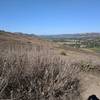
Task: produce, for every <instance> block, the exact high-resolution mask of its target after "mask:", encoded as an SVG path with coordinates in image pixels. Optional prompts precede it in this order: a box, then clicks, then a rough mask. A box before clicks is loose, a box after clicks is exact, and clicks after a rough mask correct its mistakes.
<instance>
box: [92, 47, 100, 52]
mask: <svg viewBox="0 0 100 100" xmlns="http://www.w3.org/2000/svg"><path fill="white" fill-rule="evenodd" d="M90 49H91V50H93V51H95V52H99V53H100V47H94V48H90Z"/></svg>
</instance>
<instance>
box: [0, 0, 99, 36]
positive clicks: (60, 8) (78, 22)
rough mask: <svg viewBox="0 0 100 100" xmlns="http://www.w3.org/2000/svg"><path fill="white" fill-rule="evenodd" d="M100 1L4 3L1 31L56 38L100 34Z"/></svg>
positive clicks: (12, 0) (16, 0)
mask: <svg viewBox="0 0 100 100" xmlns="http://www.w3.org/2000/svg"><path fill="white" fill-rule="evenodd" d="M99 12H100V0H0V29H1V30H7V31H11V32H23V33H34V34H36V35H55V34H73V33H91V32H100V13H99Z"/></svg>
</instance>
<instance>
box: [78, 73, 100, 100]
mask: <svg viewBox="0 0 100 100" xmlns="http://www.w3.org/2000/svg"><path fill="white" fill-rule="evenodd" d="M80 78H81V82H80V85H81V96H82V100H87V98H88V97H89V96H90V95H92V94H95V95H96V96H97V97H98V98H100V77H99V76H97V75H93V74H90V73H88V74H87V73H85V74H84V73H83V74H82V75H80Z"/></svg>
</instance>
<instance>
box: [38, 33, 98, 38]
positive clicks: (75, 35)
mask: <svg viewBox="0 0 100 100" xmlns="http://www.w3.org/2000/svg"><path fill="white" fill-rule="evenodd" d="M40 37H42V38H48V39H49V38H52V39H53V38H86V37H88V38H89V37H90V38H93V37H100V33H77V34H60V35H41V36H40Z"/></svg>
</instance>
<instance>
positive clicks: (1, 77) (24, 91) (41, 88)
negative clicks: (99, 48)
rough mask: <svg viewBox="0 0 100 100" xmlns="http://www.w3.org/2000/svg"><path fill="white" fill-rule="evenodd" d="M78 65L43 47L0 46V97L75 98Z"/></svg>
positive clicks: (19, 99) (16, 99) (17, 99)
mask: <svg viewBox="0 0 100 100" xmlns="http://www.w3.org/2000/svg"><path fill="white" fill-rule="evenodd" d="M79 70H80V69H79V67H78V65H75V64H68V63H67V62H66V61H65V60H64V59H62V57H61V56H57V55H55V54H54V52H53V51H52V50H50V49H49V48H44V47H41V46H40V47H39V46H37V47H33V46H30V45H18V44H14V45H9V46H8V47H6V49H3V50H2V49H0V99H10V100H78V98H79V95H80V94H79V90H78V89H79V88H78V87H79V80H78V78H77V73H78V72H79Z"/></svg>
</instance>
